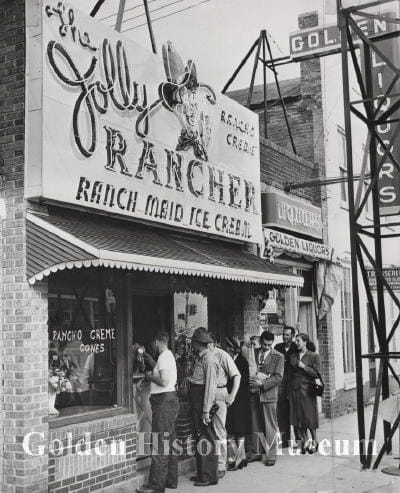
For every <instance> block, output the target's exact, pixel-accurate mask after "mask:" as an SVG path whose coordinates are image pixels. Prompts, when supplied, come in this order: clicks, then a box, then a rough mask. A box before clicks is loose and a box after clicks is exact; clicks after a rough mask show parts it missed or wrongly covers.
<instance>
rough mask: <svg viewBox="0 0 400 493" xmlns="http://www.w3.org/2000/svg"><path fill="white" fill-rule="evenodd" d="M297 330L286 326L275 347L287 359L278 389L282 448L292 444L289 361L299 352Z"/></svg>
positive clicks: (296, 433)
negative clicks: (280, 339) (294, 339)
mask: <svg viewBox="0 0 400 493" xmlns="http://www.w3.org/2000/svg"><path fill="white" fill-rule="evenodd" d="M295 333H296V329H295V328H294V327H289V326H287V325H286V326H285V327H283V331H282V340H283V342H279V343H278V344H276V345H275V350H276V351H278V352H280V353H281V354H283V357H284V359H285V370H284V372H283V378H282V381H281V383H280V385H279V389H278V404H277V408H276V409H277V410H276V413H277V416H278V425H279V431H280V433H281V442H282V447H288V446H289V444H290V402H289V389H288V383H289V361H290V355H291V354H294V353H296V352H297V346H296V344H295V343H294V342H293V338H294V335H295ZM294 433H295V438H296V441H297V440H298V439H299V438H300V437H298V436H297V435H298V432H297V430H294Z"/></svg>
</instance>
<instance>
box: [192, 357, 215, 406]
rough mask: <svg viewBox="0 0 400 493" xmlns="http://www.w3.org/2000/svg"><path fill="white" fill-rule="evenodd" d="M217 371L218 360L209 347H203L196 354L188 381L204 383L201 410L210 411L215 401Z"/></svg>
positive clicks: (196, 383) (198, 383)
mask: <svg viewBox="0 0 400 493" xmlns="http://www.w3.org/2000/svg"><path fill="white" fill-rule="evenodd" d="M218 371H219V364H218V361H217V359H216V357H215V356H214V354H213V353H212V352H211V351H210V350H209V349H204V350H203V351H201V352H200V353H199V354H198V355H197V357H196V360H195V363H194V366H193V373H192V375H191V377H190V378H189V381H190V383H192V384H195V385H204V401H203V412H207V413H208V412H210V409H211V406H212V405H213V404H214V402H215V391H216V390H217V375H218Z"/></svg>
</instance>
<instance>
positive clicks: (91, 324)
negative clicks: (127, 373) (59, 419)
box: [48, 277, 117, 416]
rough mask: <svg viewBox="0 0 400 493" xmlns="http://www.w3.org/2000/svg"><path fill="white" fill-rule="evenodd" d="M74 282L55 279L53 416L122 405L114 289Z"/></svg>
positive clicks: (50, 327)
mask: <svg viewBox="0 0 400 493" xmlns="http://www.w3.org/2000/svg"><path fill="white" fill-rule="evenodd" d="M68 280H69V281H71V283H68V282H65V279H64V282H62V283H60V282H53V283H52V282H50V283H49V319H48V334H49V414H51V415H54V416H58V415H60V416H66V415H72V414H77V413H82V412H85V411H92V410H97V409H101V408H107V407H112V406H114V405H116V404H117V385H116V343H117V329H116V325H115V305H116V300H115V296H114V293H113V291H112V290H111V288H110V287H106V286H105V285H103V284H102V283H98V285H97V286H96V284H93V285H90V284H86V285H85V284H84V283H83V284H81V285H79V284H78V283H76V282H75V283H74V282H72V281H73V280H74V278H73V277H70V278H69V279H68ZM76 286H79V287H76Z"/></svg>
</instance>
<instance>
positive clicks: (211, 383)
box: [189, 327, 219, 486]
mask: <svg viewBox="0 0 400 493" xmlns="http://www.w3.org/2000/svg"><path fill="white" fill-rule="evenodd" d="M210 342H213V340H212V338H211V336H210V334H209V333H208V331H207V329H205V328H204V327H199V328H197V329H196V330H195V331H194V333H193V336H192V348H193V351H194V353H195V354H196V359H195V362H194V365H193V368H192V375H191V376H190V377H189V383H190V390H189V398H190V405H191V410H192V421H193V428H194V433H195V438H196V467H197V473H196V474H195V475H194V476H191V477H190V480H191V481H194V486H211V485H214V484H217V483H218V454H217V434H216V432H215V426H214V416H213V413H212V412H211V413H210V411H212V410H213V408H214V409H215V396H216V392H217V378H218V371H219V365H218V362H217V360H216V358H215V356H214V355H213V354H212V353H211V351H210V350H209V349H208V347H207V345H208V344H209V343H210ZM203 444H206V445H207V447H206V448H207V450H206V451H204V450H203V447H202V446H203Z"/></svg>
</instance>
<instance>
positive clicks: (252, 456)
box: [247, 455, 261, 462]
mask: <svg viewBox="0 0 400 493" xmlns="http://www.w3.org/2000/svg"><path fill="white" fill-rule="evenodd" d="M258 460H261V455H250V457H249V458H248V459H247V462H256V461H258Z"/></svg>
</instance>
